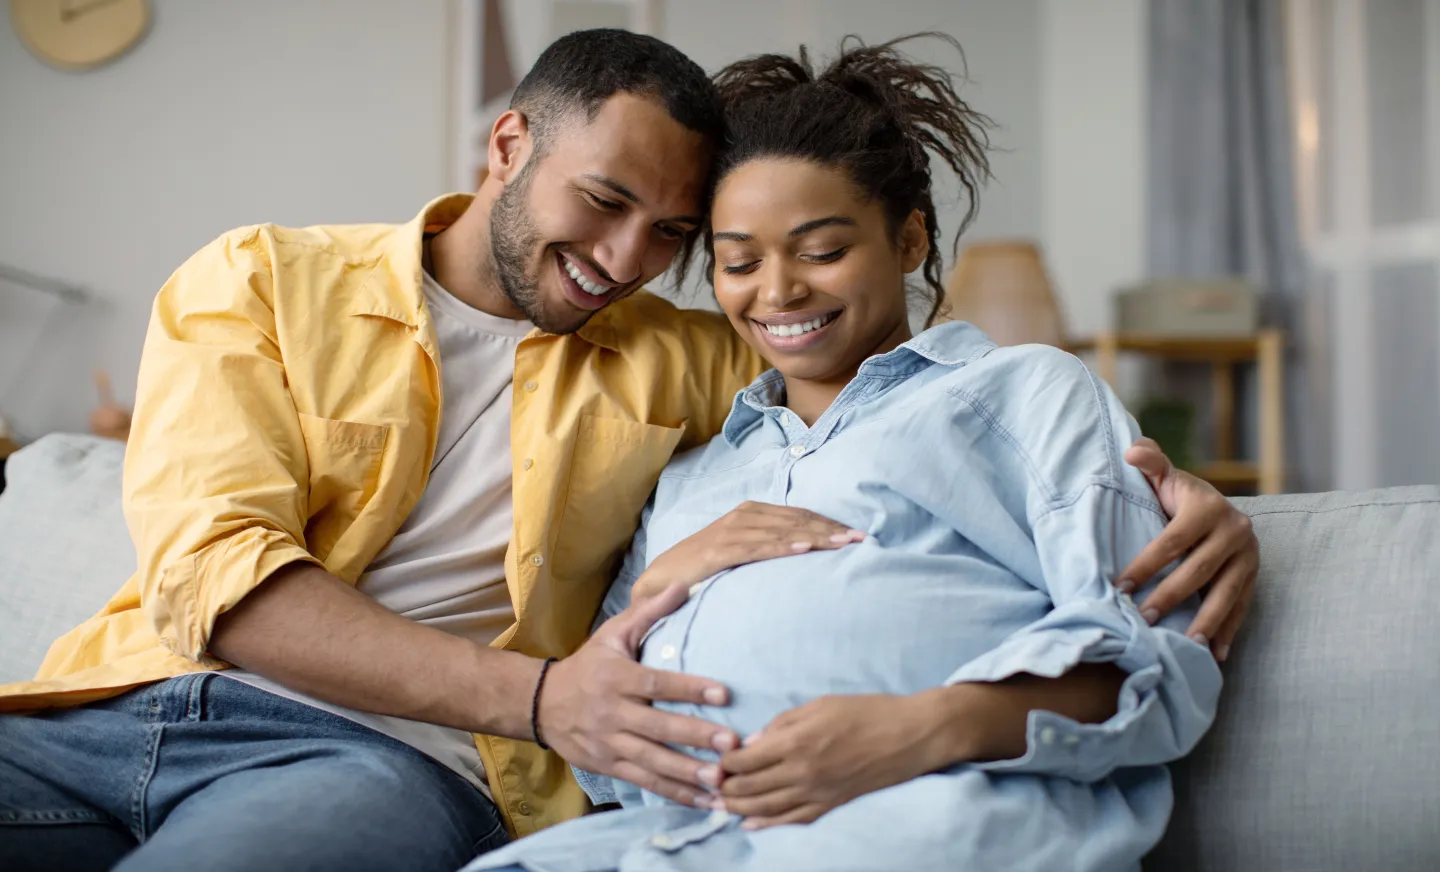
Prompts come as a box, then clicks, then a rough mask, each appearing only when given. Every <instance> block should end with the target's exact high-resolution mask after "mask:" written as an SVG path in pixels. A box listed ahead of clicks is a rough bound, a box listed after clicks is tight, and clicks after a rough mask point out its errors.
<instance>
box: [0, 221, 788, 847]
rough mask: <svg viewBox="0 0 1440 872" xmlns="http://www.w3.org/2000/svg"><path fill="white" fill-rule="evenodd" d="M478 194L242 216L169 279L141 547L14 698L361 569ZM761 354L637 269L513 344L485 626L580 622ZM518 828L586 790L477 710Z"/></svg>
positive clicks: (151, 337) (152, 352)
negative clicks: (655, 500)
mask: <svg viewBox="0 0 1440 872" xmlns="http://www.w3.org/2000/svg"><path fill="white" fill-rule="evenodd" d="M468 204H469V197H467V196H452V197H447V198H443V199H441V200H437V201H435V202H434V203H431V204H430V205H429V206H428V207H426V209H425V211H424V212H422V213H421V214H420V215H419V216H417V217H416V218H415V220H413V221H411V222H409V223H408V224H404V225H398V226H397V225H355V226H336V227H311V228H304V229H292V228H284V227H276V226H273V225H264V226H258V227H248V228H242V229H240V230H236V231H233V232H231V233H227V234H225V235H224V236H222V237H220V238H219V239H218V240H216V241H215V242H213V243H211V244H210V245H208V246H206V247H205V248H204V249H202V250H201V251H200V252H199V253H197V254H196V255H195V256H194V257H192V258H191V259H190V260H189V261H188V262H186V264H185V265H184V266H182V267H181V268H180V269H179V270H178V271H176V273H175V274H174V275H173V276H172V277H171V278H170V280H169V281H168V282H166V284H165V286H164V287H163V288H162V289H161V291H160V293H159V296H158V297H157V298H156V300H155V306H154V311H153V313H152V316H151V320H150V328H149V332H148V335H147V336H146V340H145V349H144V353H143V356H142V359H141V364H140V377H139V386H138V389H137V397H136V408H135V418H134V424H133V426H132V430H131V435H130V443H129V446H128V449H127V451H126V455H125V474H124V507H125V517H126V520H127V522H128V523H129V526H130V531H131V535H132V536H133V538H134V540H135V545H136V551H137V553H138V555H139V567H138V571H137V572H136V573H135V575H134V576H133V577H132V578H131V579H130V580H129V581H128V582H126V584H125V586H124V587H123V588H121V589H120V592H119V593H117V594H116V595H115V597H114V598H113V599H111V600H110V602H109V603H108V604H107V605H106V606H105V608H104V609H103V610H101V612H100V613H99V614H98V615H96V616H95V617H94V618H92V619H90V620H89V621H87V622H85V623H84V624H82V625H81V626H79V627H78V628H76V629H75V630H73V631H71V632H70V633H68V634H66V635H65V636H63V637H61V638H60V640H59V641H57V642H56V643H55V644H54V645H53V646H52V647H51V649H50V652H49V654H48V655H47V657H46V659H45V662H44V663H43V664H42V666H41V668H40V672H39V674H38V675H37V676H36V678H35V680H33V681H29V682H23V683H19V684H11V685H7V686H4V687H0V711H27V710H36V709H41V708H47V707H54V706H66V705H78V704H81V703H85V702H89V701H92V700H97V699H103V698H106V697H110V696H114V695H116V694H118V693H121V692H123V691H125V690H127V689H129V688H133V687H136V686H138V685H141V684H145V683H147V682H152V681H158V680H161V679H165V678H170V677H173V676H176V675H181V674H184V673H187V672H195V671H199V670H206V669H221V668H225V667H226V666H227V665H228V664H225V663H224V662H222V661H219V660H216V659H215V658H212V657H210V656H208V655H207V653H206V649H207V645H208V643H209V638H210V633H211V630H212V628H213V627H214V625H215V619H216V618H217V616H219V615H220V614H221V613H223V612H224V611H226V610H227V609H229V608H231V607H233V606H234V605H235V604H236V603H237V602H239V601H240V600H241V599H242V598H243V597H244V596H245V595H246V594H248V593H249V592H250V591H251V590H253V589H254V588H255V587H256V585H258V584H260V583H261V582H262V581H264V579H265V578H266V577H267V576H269V575H270V574H271V573H273V572H274V571H275V570H277V569H279V568H281V567H282V566H285V565H287V564H289V563H293V562H295V561H310V562H313V563H318V564H320V565H323V566H324V567H325V568H326V569H327V570H329V571H330V572H331V573H333V574H335V575H336V576H338V577H340V578H342V579H344V580H345V581H347V582H350V583H352V584H353V583H355V582H356V581H357V580H358V579H359V578H360V575H361V573H363V572H364V571H365V568H366V566H368V565H369V563H370V561H371V560H373V559H374V558H375V556H376V555H377V554H379V553H380V551H381V549H383V548H384V547H385V545H386V544H387V543H388V542H389V541H390V538H391V537H392V536H393V535H394V534H395V532H396V531H397V530H398V529H399V528H400V525H401V524H402V523H403V522H404V521H405V518H406V516H407V515H408V514H409V513H410V511H411V509H413V508H414V506H415V503H416V501H417V500H418V499H419V498H420V494H421V492H422V491H423V490H424V489H425V484H426V481H427V478H428V476H429V472H430V467H431V464H432V459H433V455H434V452H435V439H436V434H437V432H438V430H439V425H440V416H441V414H442V406H443V402H444V399H443V397H442V396H441V390H440V385H441V381H440V366H441V364H442V361H441V360H440V359H439V352H438V349H437V347H436V341H435V329H434V324H433V322H432V321H431V318H430V315H429V313H428V312H427V311H426V308H425V302H424V295H423V292H422V289H421V275H422V273H421V269H422V267H421V260H422V247H423V244H424V242H423V241H424V235H425V234H426V233H427V232H433V231H435V230H438V229H441V228H443V227H445V226H448V225H449V224H450V223H451V222H453V221H454V219H455V218H457V217H458V216H459V215H460V213H461V212H463V211H464V209H465V207H466V206H467V205H468ZM762 367H763V364H762V362H761V360H760V359H759V358H758V357H757V356H756V355H755V354H754V353H753V352H752V351H751V350H750V349H749V348H748V347H746V346H745V344H744V343H743V342H742V341H741V340H740V339H739V338H738V337H737V336H736V335H735V333H734V332H733V331H732V330H731V328H730V326H729V324H728V323H727V322H725V321H724V319H723V318H721V317H720V316H719V315H716V314H713V313H707V312H697V311H685V310H680V309H676V308H675V307H674V306H672V305H671V304H670V303H668V302H665V301H663V300H661V299H659V298H657V297H654V296H651V295H649V294H646V293H643V292H641V293H637V294H635V295H633V296H631V297H630V298H628V299H625V300H621V301H619V302H617V303H613V304H611V305H610V306H608V307H606V308H605V309H604V310H602V311H600V312H599V313H597V314H596V315H595V316H594V317H593V318H591V320H590V322H589V323H588V324H587V325H586V326H585V327H583V328H582V329H581V330H580V331H579V332H578V333H576V334H573V335H569V336H552V335H548V334H544V333H540V332H538V331H536V332H532V333H531V334H530V335H529V336H527V337H526V338H525V339H524V340H523V341H522V342H521V343H520V346H519V348H518V350H517V351H516V354H515V381H514V389H513V403H514V411H513V415H512V425H511V445H512V457H513V464H514V466H513V475H514V485H513V498H514V504H515V528H514V533H513V535H512V538H511V541H510V547H509V551H508V552H507V554H506V558H505V575H506V582H507V584H508V585H509V589H510V595H511V598H512V600H513V604H514V608H515V623H514V624H513V625H512V626H511V627H510V628H509V629H508V630H507V631H506V632H505V633H503V634H502V635H501V636H500V637H499V638H498V639H497V640H496V641H495V643H494V644H495V645H496V646H498V647H503V648H506V649H508V650H512V651H520V652H522V653H525V654H528V655H531V656H534V657H552V656H553V657H563V656H565V655H567V654H569V653H571V652H572V651H574V650H575V649H576V648H577V647H578V646H579V645H580V644H581V642H582V641H583V640H584V639H585V637H586V634H587V632H588V630H589V628H590V625H591V622H592V620H593V618H594V617H595V614H596V612H597V610H598V608H599V604H600V601H601V599H602V597H603V596H604V594H605V591H606V588H607V587H608V585H609V582H610V580H611V577H612V575H613V573H614V571H615V569H616V566H617V563H618V560H619V558H620V557H621V555H622V552H623V550H624V549H625V547H626V545H627V543H628V542H629V540H630V537H631V535H632V534H633V533H634V531H635V527H636V524H637V522H638V519H639V515H640V510H641V508H642V507H643V504H644V502H645V500H646V498H647V497H648V496H649V494H650V491H651V489H652V488H653V487H654V486H655V482H656V481H657V480H658V478H659V475H660V471H661V469H662V468H663V467H664V466H665V464H666V462H667V461H668V460H669V459H670V456H671V455H672V454H673V453H674V452H675V451H676V450H677V449H683V448H686V447H689V446H693V445H698V444H700V443H702V442H704V441H706V440H708V439H709V438H710V437H711V436H712V435H714V434H715V433H717V432H718V431H719V429H720V427H721V425H722V424H723V423H724V420H725V416H726V415H727V414H728V412H729V409H730V405H731V401H732V399H733V396H734V394H735V391H736V390H738V389H739V388H741V387H743V386H745V385H746V384H748V383H749V382H750V381H751V380H752V379H753V378H754V377H755V376H756V375H757V374H758V373H759V371H760V369H761V368H762ZM476 744H477V745H478V747H479V750H480V754H481V756H482V758H483V759H484V761H485V769H486V773H487V775H488V777H489V782H490V787H491V790H492V791H493V792H494V796H495V800H496V802H497V804H498V805H499V806H500V809H501V811H502V812H503V814H504V815H505V818H506V820H507V822H508V824H509V826H510V829H511V831H512V833H514V834H516V835H525V834H527V833H530V832H534V831H535V830H537V829H540V828H542V827H545V826H548V825H550V824H553V823H557V822H559V821H561V820H564V819H566V818H569V817H573V816H575V815H578V814H581V813H582V812H584V811H585V809H586V800H585V797H584V794H583V793H582V792H581V791H580V790H579V788H578V786H577V785H576V784H575V782H574V780H573V778H572V777H571V775H570V771H569V767H567V766H565V765H564V763H563V761H561V759H560V758H559V757H558V756H556V755H555V754H554V753H549V752H544V751H541V750H540V749H539V747H537V746H536V745H534V744H532V743H528V742H517V741H511V740H508V739H500V738H496V737H493V736H476Z"/></svg>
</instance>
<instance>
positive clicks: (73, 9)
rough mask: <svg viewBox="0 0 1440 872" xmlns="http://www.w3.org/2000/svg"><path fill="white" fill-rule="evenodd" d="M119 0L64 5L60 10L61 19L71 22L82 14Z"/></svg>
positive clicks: (94, 0)
mask: <svg viewBox="0 0 1440 872" xmlns="http://www.w3.org/2000/svg"><path fill="white" fill-rule="evenodd" d="M117 2H119V0H90V2H89V3H82V4H80V5H79V6H69V5H67V6H64V7H63V8H61V10H60V20H61V21H63V22H65V23H67V24H68V23H70V22H71V21H74V20H75V19H77V18H79V17H80V16H82V15H88V14H90V13H91V12H94V11H95V10H96V9H100V8H102V7H104V6H109V5H111V4H113V3H117Z"/></svg>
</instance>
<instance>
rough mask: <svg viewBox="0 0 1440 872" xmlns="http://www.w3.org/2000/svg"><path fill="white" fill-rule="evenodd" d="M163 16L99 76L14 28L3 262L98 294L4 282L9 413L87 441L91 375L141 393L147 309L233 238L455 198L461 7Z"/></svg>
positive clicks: (7, 77)
mask: <svg viewBox="0 0 1440 872" xmlns="http://www.w3.org/2000/svg"><path fill="white" fill-rule="evenodd" d="M152 5H153V7H154V24H153V27H152V29H151V32H150V34H149V36H148V37H147V38H146V39H145V40H144V41H143V42H142V43H141V44H140V45H139V46H138V47H137V48H136V49H135V50H134V51H133V52H132V53H130V54H129V55H127V56H125V57H123V58H121V59H120V60H119V61H117V62H116V63H114V64H113V65H110V66H107V67H103V68H101V69H99V70H96V71H93V72H87V73H68V72H61V71H58V70H54V69H51V68H49V67H46V66H44V65H43V64H41V63H40V62H39V61H37V60H36V59H35V58H33V57H32V56H31V55H30V54H29V53H28V52H27V51H26V50H25V49H24V48H23V46H22V44H21V43H20V41H19V39H18V38H17V36H16V35H15V33H14V31H13V30H12V28H11V26H10V21H9V16H8V15H7V16H4V22H3V23H0V262H5V263H10V264H14V265H16V266H20V267H23V268H25V269H28V270H30V271H32V272H38V273H44V274H48V275H52V276H55V277H58V278H63V279H65V280H68V281H72V282H78V283H81V284H84V285H87V286H89V287H92V288H93V289H94V290H95V292H96V293H97V294H98V296H99V298H100V300H99V302H98V303H97V304H95V305H92V306H89V307H85V308H81V309H64V308H57V307H56V306H55V304H52V303H49V302H47V301H45V300H44V299H43V298H39V297H34V296H32V295H30V294H29V293H28V292H26V291H23V290H19V289H16V288H14V287H12V286H8V285H4V284H0V414H4V415H5V416H6V417H7V418H9V419H10V421H11V423H12V424H13V425H15V426H16V427H17V429H19V431H20V432H21V433H22V434H24V435H27V436H34V435H38V434H40V433H43V432H46V431H49V430H54V429H67V430H82V429H85V427H86V418H87V416H88V413H89V410H90V409H91V408H92V406H93V404H94V391H93V389H92V388H91V386H90V371H91V369H92V368H94V367H104V368H108V369H110V370H111V371H112V372H113V374H114V379H115V383H116V388H117V391H118V393H119V395H120V398H121V400H122V401H124V402H128V401H129V398H130V397H132V396H133V390H134V380H135V367H136V364H137V363H138V360H139V353H140V347H141V343H142V340H143V335H144V329H145V323H146V318H147V314H148V309H149V305H150V300H151V299H152V297H153V296H154V294H155V291H156V290H157V289H158V288H159V287H160V285H161V284H162V283H163V282H164V281H165V279H166V277H167V276H168V275H169V273H170V272H171V271H172V270H173V269H174V268H175V267H176V266H178V265H179V264H180V263H181V262H182V261H183V260H184V259H185V258H186V257H187V256H188V255H189V254H190V253H191V252H193V251H194V250H195V249H196V248H198V247H200V246H201V245H203V244H205V242H207V241H208V240H209V239H211V238H213V237H214V236H216V235H217V234H219V233H221V232H222V231H224V230H226V229H228V228H231V227H234V226H238V225H242V224H248V223H255V222H261V221H275V222H281V223H289V224H309V223H316V222H347V221H364V220H386V221H390V220H403V219H405V218H408V217H409V216H410V215H412V214H413V213H414V212H416V211H418V209H419V208H420V206H421V205H422V204H423V203H424V201H425V200H426V199H427V198H429V197H431V196H433V195H435V194H437V193H440V192H441V191H443V189H444V187H445V184H444V182H445V178H446V168H447V167H448V163H447V161H446V156H447V150H448V147H449V139H448V136H447V113H446V108H447V106H448V105H449V104H448V103H447V100H446V94H445V89H446V87H447V82H448V68H447V65H448V58H447V54H446V45H447V41H446V18H447V12H448V9H449V5H448V3H447V0H406V2H404V3H396V2H392V0H346V2H344V3H338V2H316V0H306V2H297V0H246V2H244V3H231V2H195V0H155V2H154V3H153V4H152ZM22 357H23V360H21V359H20V358H22Z"/></svg>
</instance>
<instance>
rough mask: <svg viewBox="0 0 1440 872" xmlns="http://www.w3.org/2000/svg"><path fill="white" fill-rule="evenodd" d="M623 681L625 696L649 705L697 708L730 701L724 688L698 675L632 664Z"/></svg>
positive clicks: (621, 683) (622, 689)
mask: <svg viewBox="0 0 1440 872" xmlns="http://www.w3.org/2000/svg"><path fill="white" fill-rule="evenodd" d="M619 680H620V690H621V692H622V693H624V694H625V695H626V696H630V697H636V698H639V699H643V700H645V701H647V702H655V701H660V702H688V703H694V704H695V705H726V704H727V703H729V702H730V694H729V692H728V691H726V689H725V687H724V685H721V684H717V683H715V682H714V681H711V680H710V679H708V678H701V677H700V676H698V675H685V674H683V673H680V672H667V671H665V670H663V669H651V668H650V667H648V666H640V665H638V664H630V668H628V669H625V670H623V671H622V672H621V673H620V678H619Z"/></svg>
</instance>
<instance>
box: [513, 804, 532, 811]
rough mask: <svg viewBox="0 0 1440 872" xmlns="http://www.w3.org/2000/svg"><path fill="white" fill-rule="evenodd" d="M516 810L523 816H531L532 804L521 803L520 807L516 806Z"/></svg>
mask: <svg viewBox="0 0 1440 872" xmlns="http://www.w3.org/2000/svg"><path fill="white" fill-rule="evenodd" d="M515 809H516V811H518V812H520V813H521V814H529V813H530V803H528V802H522V803H520V804H519V805H517V806H515Z"/></svg>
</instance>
